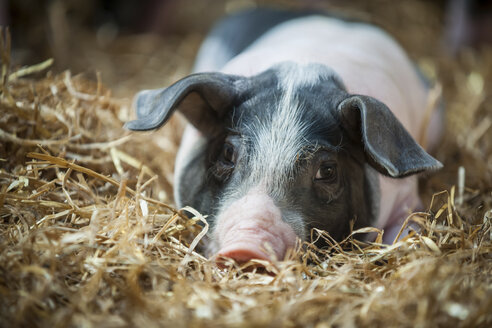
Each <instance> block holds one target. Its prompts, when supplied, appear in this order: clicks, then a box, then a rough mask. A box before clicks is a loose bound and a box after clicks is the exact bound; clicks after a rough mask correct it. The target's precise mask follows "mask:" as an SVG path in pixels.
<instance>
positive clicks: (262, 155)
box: [249, 63, 333, 198]
mask: <svg viewBox="0 0 492 328" xmlns="http://www.w3.org/2000/svg"><path fill="white" fill-rule="evenodd" d="M277 69H278V73H277V77H278V81H279V82H278V83H279V86H280V88H281V90H282V97H281V99H279V101H278V108H274V109H273V114H272V117H271V118H270V119H269V120H267V121H265V122H259V121H257V122H255V124H253V125H252V126H251V132H252V134H253V138H254V141H255V142H254V144H255V149H254V151H253V153H252V154H251V156H250V160H249V163H250V165H251V174H252V175H251V177H250V178H251V179H252V180H251V181H252V182H253V183H257V184H261V185H263V186H264V188H265V189H266V191H267V192H268V193H270V194H271V195H272V196H273V197H274V198H280V197H282V195H283V191H284V190H285V187H286V184H287V183H288V182H289V180H290V179H292V178H293V176H294V170H295V162H296V160H297V159H298V157H299V155H300V151H301V150H302V148H303V147H304V146H306V145H307V142H306V140H305V135H306V133H307V132H308V131H309V129H310V127H311V126H312V124H314V123H315V122H305V121H302V112H303V110H304V108H303V106H304V105H303V104H302V103H301V102H300V101H299V98H298V97H297V96H296V91H297V90H299V88H300V87H310V86H314V85H315V84H316V83H318V82H319V80H320V78H321V77H322V76H326V75H332V74H333V72H332V71H331V70H330V69H328V68H326V67H325V66H323V65H319V64H307V65H299V64H295V63H283V64H280V65H278V66H277Z"/></svg>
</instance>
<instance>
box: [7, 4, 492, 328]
mask: <svg viewBox="0 0 492 328" xmlns="http://www.w3.org/2000/svg"><path fill="white" fill-rule="evenodd" d="M259 3H262V4H263V3H265V1H259ZM267 3H269V4H282V5H285V6H291V7H299V5H298V4H297V2H294V1H267ZM310 3H311V2H310ZM438 3H439V2H427V1H398V2H394V1H389V0H386V1H383V0H379V1H371V2H369V1H359V0H357V1H352V2H350V4H346V3H345V2H343V1H333V2H331V4H330V5H326V4H325V3H321V2H316V1H312V5H316V6H318V7H322V8H327V9H329V10H332V11H333V10H334V11H336V12H338V13H341V14H343V15H351V16H353V17H357V18H360V19H363V20H365V21H370V22H374V23H375V24H378V25H380V26H382V27H383V28H385V29H387V30H388V31H389V32H390V33H391V34H392V35H394V36H395V38H396V39H397V40H398V41H399V42H400V43H401V44H402V45H403V47H404V48H405V49H406V50H407V51H408V53H409V55H410V57H411V58H412V59H414V60H415V62H416V63H417V65H419V67H420V68H421V69H422V70H423V71H424V72H425V73H426V74H427V75H428V76H430V77H431V78H432V79H433V81H434V83H435V87H434V93H435V94H436V95H440V94H442V96H443V98H444V102H445V106H446V118H445V122H444V124H445V127H446V131H445V135H444V137H443V140H442V143H441V145H440V146H439V147H438V149H437V151H436V153H435V154H434V155H435V156H436V157H437V158H438V159H439V160H440V161H441V162H443V163H444V165H445V168H444V169H443V170H441V171H440V172H437V173H435V174H433V175H428V176H424V177H422V178H421V179H420V190H421V194H422V197H423V200H424V203H425V206H426V208H427V209H428V210H427V211H425V212H421V213H414V214H412V215H410V216H409V220H411V221H413V222H414V223H415V224H417V225H418V226H420V228H421V234H413V235H410V236H409V237H406V238H404V239H403V240H402V241H399V242H398V243H395V244H393V245H383V244H379V243H371V244H363V243H360V242H356V241H354V240H353V239H352V238H348V239H347V240H345V241H344V242H343V243H341V244H337V243H334V242H331V241H330V239H329V236H327V235H326V234H324V233H323V232H316V231H315V232H314V237H316V238H326V239H327V240H328V242H329V243H330V245H331V247H329V248H327V249H322V250H320V249H317V248H315V247H314V246H313V245H312V244H310V243H304V244H299V245H298V248H297V249H296V250H294V251H293V252H291V253H290V254H289V256H288V258H287V259H286V260H284V261H279V262H275V263H263V264H264V265H265V268H264V269H262V270H261V272H259V271H258V270H256V269H255V267H254V266H253V265H245V266H243V267H238V266H237V265H235V264H234V263H230V264H229V266H228V267H226V268H222V269H221V268H219V267H217V266H216V265H215V263H213V262H211V261H208V260H207V259H206V258H204V257H203V256H201V255H200V254H197V253H196V252H194V251H193V249H194V247H195V246H196V243H197V242H198V241H199V240H200V238H201V237H202V235H203V233H204V232H205V230H206V228H203V222H205V221H206V217H205V216H202V214H203V215H205V214H206V213H202V214H200V213H196V214H195V215H196V216H195V217H194V218H191V219H188V218H185V217H182V216H181V215H180V214H179V213H178V212H177V211H176V209H174V208H173V199H172V172H173V161H174V156H175V153H176V150H177V145H178V143H179V135H180V132H181V131H182V127H183V119H182V118H180V117H175V118H173V119H172V122H171V123H170V124H168V125H166V127H165V128H164V129H162V130H160V131H158V132H157V133H143V134H130V133H129V132H128V131H125V130H124V129H123V128H122V124H123V122H124V121H127V120H129V119H130V117H131V116H132V108H131V97H132V95H133V94H134V93H135V92H136V91H138V90H139V89H144V88H156V87H162V86H164V85H168V84H169V83H171V82H172V81H175V80H176V79H178V78H179V77H182V76H184V75H186V74H187V73H188V72H189V70H190V67H191V65H192V60H193V56H194V53H195V52H196V50H197V48H198V46H199V43H200V41H201V39H202V37H203V35H204V33H205V31H206V28H205V27H204V24H205V23H203V22H197V19H196V17H200V16H199V15H200V13H203V16H204V18H203V20H204V21H205V22H210V21H211V20H212V19H213V18H215V17H218V16H220V15H221V13H223V12H225V11H227V10H234V9H237V8H239V7H242V6H249V5H251V4H254V2H252V1H214V2H213V5H212V4H211V3H208V4H207V3H206V2H200V4H197V2H193V1H191V0H186V1H182V2H180V4H179V5H178V7H179V8H178V9H179V10H177V11H176V12H177V14H176V16H177V17H176V18H175V20H174V22H175V23H174V25H172V26H171V28H168V30H167V32H166V34H164V35H161V36H156V35H126V36H119V37H116V38H115V39H112V40H110V41H107V42H102V41H101V36H100V35H99V39H98V38H95V37H94V36H92V35H91V34H90V33H89V32H87V31H84V30H80V29H78V28H77V27H76V26H71V27H70V28H71V29H72V30H71V32H74V31H76V32H77V33H78V35H79V36H80V37H79V38H77V40H70V38H68V39H67V37H66V36H63V35H61V36H60V35H58V37H55V38H54V40H55V41H56V40H65V41H66V42H69V43H70V42H72V43H70V46H67V44H64V43H63V42H62V41H59V42H60V43H57V42H55V43H54V49H55V51H54V59H55V61H54V64H52V63H51V61H47V62H42V63H41V64H39V65H31V66H27V67H26V66H22V67H21V65H23V64H26V63H23V62H20V60H21V59H23V58H24V57H23V56H24V55H25V52H22V51H18V49H13V51H10V49H9V40H8V37H7V35H6V33H5V31H2V39H1V41H2V42H1V44H0V52H1V53H0V55H1V65H2V82H1V85H0V140H1V143H0V326H3V327H15V326H18V327H67V326H83V327H120V326H135V327H154V326H155V327H161V326H164V327H165V326H172V327H190V326H192V327H231V326H232V327H257V326H269V327H270V326H278V327H300V326H303V327H304V326H305V327H330V326H337V327H352V326H360V327H374V326H376V327H378V326H387V327H390V326H398V327H416V326H420V327H436V326H439V327H450V326H452V327H490V326H492V127H491V126H492V87H491V84H492V46H490V45H489V46H486V45H483V46H482V47H480V48H479V49H463V50H461V51H460V52H459V53H458V54H457V55H456V56H454V57H452V56H450V55H449V54H448V53H447V52H446V51H444V50H443V48H444V47H443V40H444V35H445V32H444V30H443V26H444V24H443V21H444V18H443V13H442V9H441V7H440V6H439V5H438ZM191 4H193V5H191ZM57 13H58V16H57ZM50 17H51V19H53V20H55V21H56V22H58V23H60V24H61V25H60V26H65V25H63V24H67V22H66V21H63V15H61V16H60V14H59V11H56V10H55V12H54V14H53V15H51V16H50ZM198 21H199V20H198ZM176 22H180V23H176ZM205 25H206V24H205ZM58 31H59V32H58V33H62V31H63V29H59V30H58ZM103 39H104V38H103ZM67 49H68V50H67ZM74 53H76V54H77V56H73V54H74ZM45 59H47V58H45ZM61 63H63V64H61ZM53 65H54V66H53ZM66 68H70V70H65V69H66ZM71 72H72V73H71ZM460 166H461V167H464V170H465V182H464V185H461V184H459V183H458V173H457V172H458V168H459V167H460ZM461 187H464V188H461ZM205 226H206V225H205Z"/></svg>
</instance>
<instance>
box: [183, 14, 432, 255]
mask: <svg viewBox="0 0 492 328" xmlns="http://www.w3.org/2000/svg"><path fill="white" fill-rule="evenodd" d="M284 61H290V62H295V63H299V64H305V63H320V64H324V65H326V66H328V67H330V68H332V69H333V70H334V71H335V72H336V73H337V74H338V75H339V76H340V77H341V79H342V80H343V82H344V84H345V87H346V88H347V91H348V92H349V93H351V94H362V95H368V96H372V97H374V98H376V99H378V100H380V101H382V102H383V103H385V104H386V105H387V106H388V107H389V108H390V109H391V110H392V111H393V113H394V114H395V116H396V117H397V118H398V119H399V120H400V122H401V123H402V124H403V125H404V126H405V128H406V129H407V130H408V131H409V132H410V134H411V135H412V137H413V138H414V139H415V140H417V141H418V138H419V136H420V133H421V129H423V128H426V127H423V126H422V125H423V121H424V116H425V112H426V108H427V97H428V90H427V88H426V87H425V85H424V84H423V82H422V80H421V79H420V78H419V76H418V75H417V72H416V69H415V67H414V66H413V64H412V63H411V61H410V60H409V59H408V57H407V56H406V54H405V53H404V51H403V50H402V49H401V48H400V47H399V46H398V45H397V44H396V42H394V41H393V40H392V39H391V38H390V37H389V36H388V35H387V34H385V33H384V32H382V31H381V30H379V29H377V28H374V27H371V26H368V25H365V24H354V23H345V22H342V21H340V20H337V19H330V18H326V17H321V16H320V17H318V16H312V17H308V18H300V19H294V20H291V21H288V22H286V23H283V24H280V25H278V26H277V27H276V28H274V29H272V30H271V31H269V32H268V33H267V34H265V35H264V36H262V37H261V38H260V39H259V40H257V41H256V42H255V43H253V44H252V45H251V46H250V47H249V48H248V49H246V51H244V52H243V53H241V54H240V55H239V56H237V57H235V58H233V59H232V60H231V61H230V62H229V63H228V64H227V65H226V66H225V67H224V68H223V69H222V72H224V73H228V74H235V75H244V76H252V75H255V74H258V73H260V72H262V71H264V70H266V69H268V68H269V67H271V66H272V65H274V64H277V63H280V62H284ZM198 70H199V71H207V70H209V68H207V67H198ZM435 122H437V121H435ZM435 122H431V125H432V124H434V125H435V124H437V123H435ZM427 128H429V127H427ZM439 130H440V127H439V126H437V125H435V126H433V128H432V129H429V132H430V133H428V142H427V143H428V144H435V142H436V141H437V139H438V136H439ZM200 138H201V136H200V134H199V133H198V132H197V131H196V130H195V129H194V128H193V127H192V126H191V125H189V126H188V128H187V130H186V132H185V135H184V137H183V145H182V148H181V149H180V152H179V154H178V159H177V165H176V168H177V170H179V162H180V157H182V156H186V154H187V152H188V151H189V150H190V149H191V148H192V147H193V145H194V144H195V143H196V142H200ZM176 174H179V172H177V173H176ZM380 188H381V189H380V204H379V216H378V219H377V222H376V223H375V226H376V227H377V228H380V229H384V230H385V242H392V241H393V239H394V238H395V236H396V234H397V233H398V231H399V229H400V227H401V224H402V222H403V220H404V219H405V218H406V216H407V215H408V214H409V213H410V211H412V210H416V209H417V208H418V207H419V206H420V199H419V196H418V194H417V178H416V177H415V176H412V177H408V178H404V179H398V180H396V179H391V178H386V177H383V176H380ZM294 230H295V229H292V228H291V227H290V226H289V225H288V224H286V223H285V222H284V221H283V220H282V218H281V216H280V210H279V209H278V208H277V207H276V206H275V204H274V202H273V200H272V199H271V198H270V197H269V196H268V195H266V194H265V193H263V192H262V188H261V186H258V187H256V188H254V189H253V190H251V191H250V192H249V193H248V194H247V195H246V196H244V197H243V198H242V199H239V200H237V201H235V202H233V203H231V204H227V206H226V208H223V209H222V210H221V211H219V216H218V220H217V228H216V229H215V234H216V236H215V240H216V242H217V244H215V245H213V246H212V247H213V251H214V252H215V253H218V254H219V255H224V256H231V257H234V258H236V259H239V260H241V259H242V258H243V257H242V256H241V255H240V254H244V260H247V259H249V258H252V257H255V258H264V259H268V258H269V256H268V254H267V253H266V252H265V251H264V250H263V249H259V248H258V246H257V245H258V244H257V243H256V244H255V243H253V242H250V240H251V238H253V239H254V238H256V240H257V239H258V238H260V239H261V241H262V243H268V244H270V247H271V249H272V250H273V251H274V253H275V255H276V257H277V258H278V259H282V258H283V256H284V254H285V250H286V248H288V247H292V246H293V245H294V243H293V240H294V241H295V233H296V232H297V234H298V235H299V232H298V231H296V232H294ZM304 233H305V232H304ZM267 249H268V247H267ZM238 254H239V255H238Z"/></svg>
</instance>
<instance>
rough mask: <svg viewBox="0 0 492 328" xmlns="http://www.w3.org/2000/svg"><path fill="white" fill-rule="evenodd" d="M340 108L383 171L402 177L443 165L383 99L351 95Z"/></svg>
mask: <svg viewBox="0 0 492 328" xmlns="http://www.w3.org/2000/svg"><path fill="white" fill-rule="evenodd" d="M338 112H339V117H340V121H341V123H342V127H343V128H344V129H345V130H346V131H347V133H348V134H349V135H350V137H351V138H353V139H354V140H360V141H362V143H363V146H364V152H365V154H366V159H367V160H368V162H369V163H370V164H371V165H372V166H373V167H374V168H375V169H376V170H378V171H379V172H380V173H382V174H384V175H389V176H391V177H394V178H401V177H405V176H407V175H411V174H414V173H418V172H422V171H427V170H436V169H439V168H441V167H442V164H441V163H440V162H439V161H438V160H436V159H434V158H433V157H432V156H430V155H429V154H427V153H426V152H425V150H424V149H423V148H422V147H421V146H420V145H419V144H418V143H417V142H416V141H415V140H414V139H413V138H412V137H411V136H410V134H409V133H408V132H407V130H406V129H405V128H404V127H403V125H402V124H401V123H400V121H398V119H397V118H396V117H395V116H394V115H393V113H392V112H391V111H390V110H389V108H388V107H386V105H385V104H383V103H382V102H380V101H378V100H376V99H374V98H371V97H368V96H358V95H356V96H350V97H349V98H347V99H345V100H344V101H342V102H341V103H340V105H339V106H338Z"/></svg>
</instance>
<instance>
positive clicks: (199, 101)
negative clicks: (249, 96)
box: [125, 73, 241, 135]
mask: <svg viewBox="0 0 492 328" xmlns="http://www.w3.org/2000/svg"><path fill="white" fill-rule="evenodd" d="M240 79H241V78H240V77H238V76H233V75H227V74H222V73H198V74H192V75H189V76H187V77H185V78H183V79H181V80H179V81H178V82H176V83H174V84H173V85H171V86H169V87H167V88H162V89H155V90H144V91H140V92H139V93H138V94H137V95H136V96H135V101H134V103H135V108H136V112H137V119H136V120H134V121H130V122H127V123H126V124H125V127H126V128H127V129H130V130H136V131H147V130H153V129H158V128H159V127H161V126H162V125H164V124H165V123H166V122H167V121H168V120H169V118H170V117H171V115H172V114H173V113H174V112H175V111H176V110H179V111H180V112H181V113H183V115H184V116H185V117H186V118H187V119H188V121H189V122H190V123H191V124H193V125H194V126H195V127H196V128H197V129H198V130H199V131H201V132H202V133H204V134H206V135H207V134H212V133H214V132H215V131H216V130H217V129H218V128H219V127H220V126H221V125H222V121H221V118H222V117H223V115H224V113H225V112H226V111H227V110H228V109H230V108H231V106H232V105H233V103H234V101H235V100H236V98H237V95H238V92H237V89H238V86H237V85H238V83H236V82H238V80H240Z"/></svg>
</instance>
